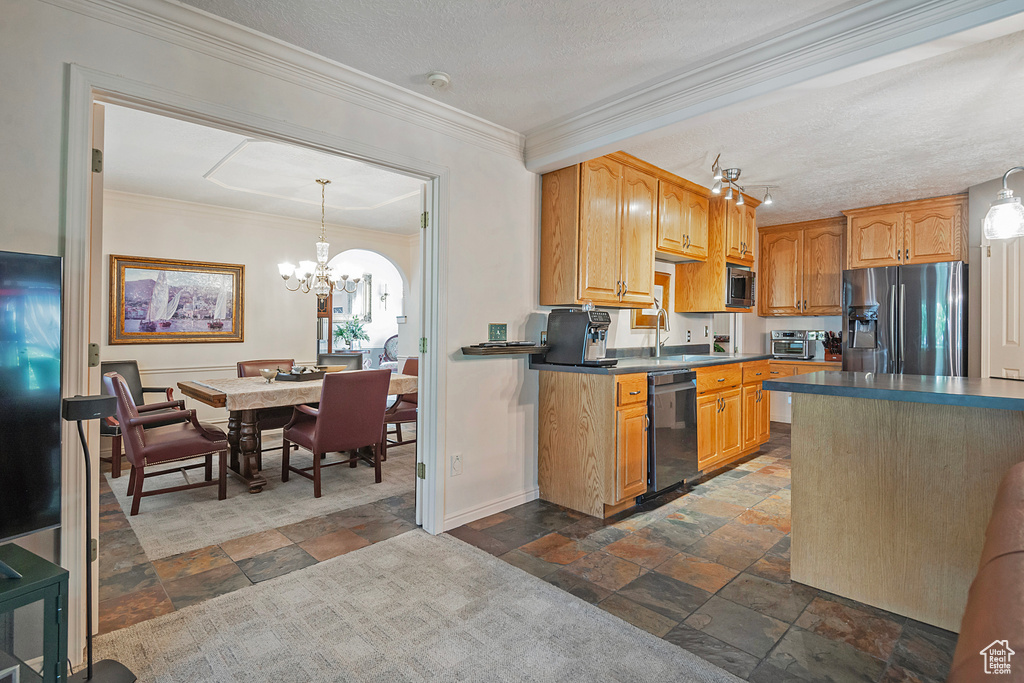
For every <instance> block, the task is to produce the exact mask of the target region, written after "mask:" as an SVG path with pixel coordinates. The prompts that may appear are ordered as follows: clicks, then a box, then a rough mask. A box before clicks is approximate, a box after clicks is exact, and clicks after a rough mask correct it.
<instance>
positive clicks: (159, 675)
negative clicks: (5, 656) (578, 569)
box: [96, 529, 740, 683]
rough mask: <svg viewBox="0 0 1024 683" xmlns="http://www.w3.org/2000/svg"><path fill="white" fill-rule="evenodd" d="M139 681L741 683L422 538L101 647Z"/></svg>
mask: <svg viewBox="0 0 1024 683" xmlns="http://www.w3.org/2000/svg"><path fill="white" fill-rule="evenodd" d="M96 647H97V659H102V658H105V657H112V658H115V659H117V660H119V661H121V662H122V663H124V664H126V665H127V666H128V667H129V668H131V669H132V671H133V672H134V673H135V674H136V675H137V676H138V678H139V680H140V681H156V682H158V683H177V682H181V683H184V682H186V681H187V682H188V683H195V682H196V681H220V682H225V681H247V682H250V683H252V682H261V681H266V682H268V683H269V682H273V683H288V682H295V683H299V682H301V683H311V682H316V681H387V682H389V683H390V682H399V681H535V682H538V683H542V682H546V681H551V682H552V683H554V682H559V683H562V682H565V681H580V682H583V681H586V682H588V683H590V682H592V681H623V682H630V683H633V682H635V681H665V682H669V681H672V682H673V683H676V682H679V681H700V682H702V683H703V682H707V683H710V682H712V681H714V682H719V681H721V682H725V681H729V682H733V681H739V680H740V679H738V678H736V677H734V676H733V675H732V674H729V673H728V672H726V671H723V670H722V669H719V668H718V667H716V666H714V665H713V664H710V663H709V662H706V661H704V660H702V659H700V658H699V657H697V656H696V655H693V654H691V653H689V652H687V651H685V650H682V649H680V648H678V647H676V646H675V645H672V644H671V643H668V642H665V641H663V640H661V639H660V638H657V637H655V636H653V635H651V634H649V633H647V632H646V631H642V630H640V629H638V628H636V627H635V626H633V625H631V624H629V623H627V622H625V621H622V620H620V619H619V618H617V617H615V616H612V615H611V614H608V613H606V612H605V611H603V610H602V609H600V608H598V607H594V606H593V605H590V604H588V603H586V602H583V601H582V600H580V599H578V598H576V597H574V596H572V595H570V594H569V593H566V592H565V591H562V590H560V589H558V588H555V587H554V586H551V585H550V584H548V583H546V582H544V581H542V580H541V579H538V578H536V577H534V576H531V575H530V574H527V573H526V572H523V571H521V570H520V569H517V568H515V567H513V566H511V565H509V564H506V563H505V562H503V561H501V560H499V559H497V558H494V557H492V556H490V555H488V554H487V553H485V552H483V551H481V550H478V549H476V548H474V547H472V546H469V545H467V544H465V543H463V542H462V541H459V540H457V539H455V538H453V537H451V536H431V535H429V534H427V533H426V532H424V531H422V530H419V529H417V530H414V531H409V532H406V533H405V534H402V535H401V536H397V537H395V538H392V539H389V540H387V541H383V542H381V543H375V544H374V545H371V546H368V547H366V548H362V549H360V550H357V551H355V552H351V553H348V554H347V555H342V556H340V557H337V558H335V559H333V560H328V561H326V562H322V563H320V564H318V565H314V566H312V567H309V568H306V569H302V570H299V571H297V572H293V573H291V574H287V575H285V576H281V577H278V578H276V579H271V580H270V581H266V582H263V583H259V584H256V585H254V586H251V587H248V588H243V589H241V590H238V591H235V592H233V593H230V594H228V595H223V596H221V597H218V598H214V599H212V600H209V601H207V602H203V603H200V604H198V605H195V606H193V607H188V608H185V609H183V610H181V611H178V612H173V613H171V614H167V615H164V616H162V617H157V618H155V619H152V620H150V621H145V622H142V623H140V624H137V625H135V626H130V627H128V628H125V629H122V630H119V631H114V632H113V633H109V634H107V635H103V636H100V637H99V638H97V640H96Z"/></svg>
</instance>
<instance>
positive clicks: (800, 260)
mask: <svg viewBox="0 0 1024 683" xmlns="http://www.w3.org/2000/svg"><path fill="white" fill-rule="evenodd" d="M845 235H846V221H844V220H843V219H842V218H827V219H824V220H818V221H805V222H803V223H791V224H789V225H775V226H772V227H770V228H765V229H763V230H762V231H761V253H760V256H759V262H760V265H759V266H758V271H759V272H758V302H757V313H758V315H761V316H783V315H839V314H840V313H841V310H842V302H841V298H842V287H843V242H844V239H845Z"/></svg>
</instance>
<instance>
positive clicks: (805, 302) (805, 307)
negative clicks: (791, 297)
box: [804, 299, 807, 311]
mask: <svg viewBox="0 0 1024 683" xmlns="http://www.w3.org/2000/svg"><path fill="white" fill-rule="evenodd" d="M804 310H805V311H806V310H807V299H804Z"/></svg>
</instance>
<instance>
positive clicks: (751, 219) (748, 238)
mask: <svg viewBox="0 0 1024 683" xmlns="http://www.w3.org/2000/svg"><path fill="white" fill-rule="evenodd" d="M741 214H742V218H743V231H742V236H743V240H742V244H741V245H740V259H741V260H742V261H743V262H744V263H749V264H753V263H754V240H756V239H757V209H755V208H754V207H753V206H750V205H749V204H744V205H743V207H742V210H741Z"/></svg>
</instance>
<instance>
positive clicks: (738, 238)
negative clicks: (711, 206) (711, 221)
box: [723, 199, 745, 262]
mask: <svg viewBox="0 0 1024 683" xmlns="http://www.w3.org/2000/svg"><path fill="white" fill-rule="evenodd" d="M723 201H724V202H725V258H726V259H727V260H729V261H737V262H739V261H741V260H743V237H744V230H745V228H744V225H743V207H742V206H736V202H735V201H734V200H731V199H726V200H723Z"/></svg>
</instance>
